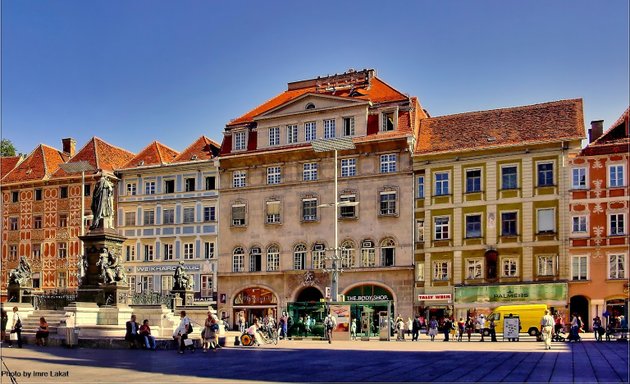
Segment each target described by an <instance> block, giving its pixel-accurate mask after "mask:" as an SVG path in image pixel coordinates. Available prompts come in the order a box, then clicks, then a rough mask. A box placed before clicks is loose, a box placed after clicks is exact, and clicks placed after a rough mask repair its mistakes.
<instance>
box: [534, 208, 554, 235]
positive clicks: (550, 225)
mask: <svg viewBox="0 0 630 384" xmlns="http://www.w3.org/2000/svg"><path fill="white" fill-rule="evenodd" d="M536 215H537V224H538V233H554V232H555V231H556V210H555V209H553V208H544V209H539V210H537V212H536Z"/></svg>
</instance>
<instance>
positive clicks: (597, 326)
mask: <svg viewBox="0 0 630 384" xmlns="http://www.w3.org/2000/svg"><path fill="white" fill-rule="evenodd" d="M603 331H604V328H603V327H602V320H601V319H600V318H599V316H595V317H594V318H593V335H594V336H595V341H602V335H603V334H604V332H603Z"/></svg>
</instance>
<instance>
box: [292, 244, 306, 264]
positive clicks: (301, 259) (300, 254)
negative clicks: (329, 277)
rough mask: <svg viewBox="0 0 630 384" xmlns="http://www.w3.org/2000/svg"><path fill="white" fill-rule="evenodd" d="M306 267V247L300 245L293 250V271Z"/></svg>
mask: <svg viewBox="0 0 630 384" xmlns="http://www.w3.org/2000/svg"><path fill="white" fill-rule="evenodd" d="M305 265H306V245H304V244H298V245H296V246H295V248H294V249H293V269H304V268H305Z"/></svg>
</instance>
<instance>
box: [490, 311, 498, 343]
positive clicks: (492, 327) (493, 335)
mask: <svg viewBox="0 0 630 384" xmlns="http://www.w3.org/2000/svg"><path fill="white" fill-rule="evenodd" d="M489 324H490V325H489V329H490V341H491V342H492V341H495V342H496V341H497V331H496V324H495V323H494V317H492V318H491V319H490V323H489Z"/></svg>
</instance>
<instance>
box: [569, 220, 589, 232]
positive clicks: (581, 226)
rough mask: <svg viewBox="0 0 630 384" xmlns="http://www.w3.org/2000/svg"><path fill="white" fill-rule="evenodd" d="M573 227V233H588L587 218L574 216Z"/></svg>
mask: <svg viewBox="0 0 630 384" xmlns="http://www.w3.org/2000/svg"><path fill="white" fill-rule="evenodd" d="M572 221H573V225H572V226H571V232H573V233H581V234H584V233H587V229H586V216H573V218H572Z"/></svg>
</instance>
